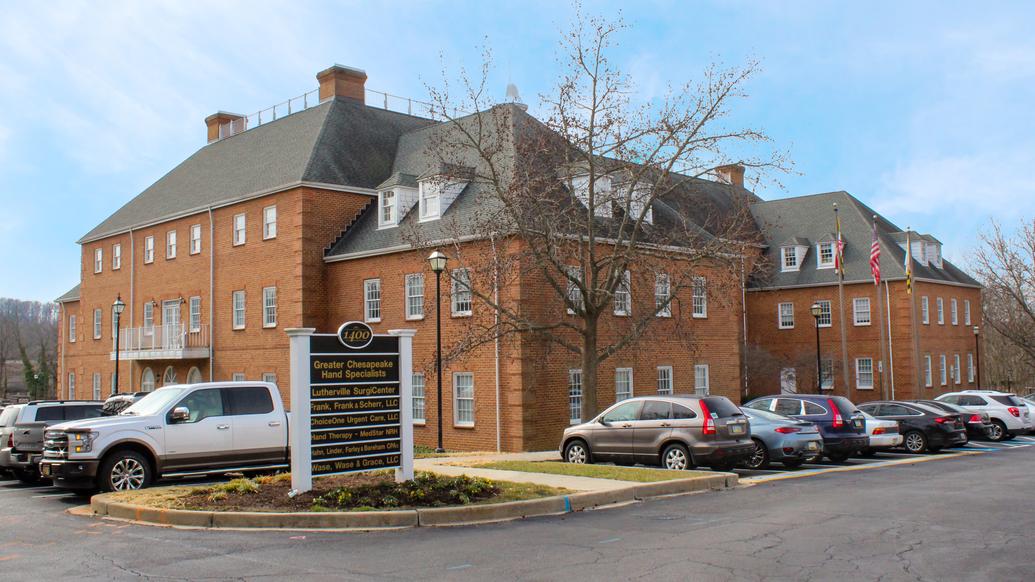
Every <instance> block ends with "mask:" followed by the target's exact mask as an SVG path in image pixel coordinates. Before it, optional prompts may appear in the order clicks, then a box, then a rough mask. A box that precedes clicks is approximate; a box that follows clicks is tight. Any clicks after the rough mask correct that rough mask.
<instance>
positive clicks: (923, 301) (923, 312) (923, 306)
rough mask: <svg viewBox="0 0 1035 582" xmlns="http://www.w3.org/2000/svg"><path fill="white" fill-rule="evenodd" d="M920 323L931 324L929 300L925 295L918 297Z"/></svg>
mask: <svg viewBox="0 0 1035 582" xmlns="http://www.w3.org/2000/svg"><path fill="white" fill-rule="evenodd" d="M920 323H922V324H924V325H931V300H930V299H929V298H928V297H927V295H924V296H923V297H921V298H920Z"/></svg>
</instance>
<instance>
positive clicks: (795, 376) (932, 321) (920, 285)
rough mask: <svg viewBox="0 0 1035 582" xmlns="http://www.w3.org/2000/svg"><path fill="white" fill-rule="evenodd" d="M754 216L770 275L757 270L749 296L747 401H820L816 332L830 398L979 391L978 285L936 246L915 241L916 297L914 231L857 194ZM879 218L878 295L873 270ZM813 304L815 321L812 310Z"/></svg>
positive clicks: (787, 203) (795, 201) (783, 205)
mask: <svg viewBox="0 0 1035 582" xmlns="http://www.w3.org/2000/svg"><path fill="white" fill-rule="evenodd" d="M835 204H836V205H837V207H838V209H839V210H838V214H839V215H840V219H841V228H842V238H843V240H844V241H845V250H844V257H845V277H844V301H843V317H842V312H841V310H842V302H841V300H840V294H839V290H838V285H837V280H838V279H837V274H836V273H835V269H834V248H835V221H834V211H833V209H834V205H835ZM752 213H753V214H754V215H755V218H756V221H757V222H758V224H759V227H760V229H761V230H762V232H763V233H764V238H765V240H766V241H767V246H768V248H767V256H766V258H767V260H766V261H765V265H767V266H766V268H765V269H760V270H759V271H757V272H756V273H755V275H754V277H753V278H752V280H751V282H750V284H749V286H748V293H747V319H748V360H749V362H750V364H749V366H748V369H749V374H748V375H749V392H750V393H751V394H771V393H776V392H780V391H781V390H784V391H799V392H808V393H816V392H817V373H816V368H817V365H816V329H817V324H818V327H819V336H820V339H819V343H820V353H821V359H822V364H821V365H822V367H823V370H824V372H823V387H822V390H823V391H824V392H826V391H830V392H831V393H835V394H841V395H845V396H848V397H849V398H850V399H852V400H855V401H859V402H862V401H866V400H873V399H879V398H882V397H883V398H891V397H892V395H894V397H895V398H898V399H915V398H933V397H934V396H937V395H938V394H941V393H944V392H948V391H952V390H961V389H973V388H976V387H977V386H978V381H977V380H978V379H977V358H978V356H979V354H977V353H976V349H977V348H976V343H975V333H974V329H975V328H979V327H980V326H981V323H982V322H981V286H980V284H979V283H978V282H977V281H975V280H974V279H973V278H971V277H970V276H969V275H967V274H966V273H964V272H963V271H962V270H960V269H959V268H958V267H956V266H955V265H953V264H952V263H950V262H949V261H946V260H944V259H943V258H942V249H941V243H940V242H939V241H938V240H937V239H936V238H934V237H933V236H930V235H924V234H920V233H917V232H911V233H909V237H908V238H909V241H910V244H911V246H912V258H913V270H912V276H913V293H912V294H908V293H907V292H906V282H905V268H904V263H905V255H906V251H905V246H906V240H907V235H906V233H905V232H904V231H903V230H902V229H901V228H899V227H897V226H895V225H894V224H892V223H891V222H890V221H888V220H887V219H885V218H884V217H882V216H879V215H876V213H875V212H874V211H873V210H872V209H870V208H868V207H867V206H866V205H864V204H862V203H861V202H860V201H859V200H857V199H856V198H854V197H853V196H851V195H850V194H848V193H846V192H832V193H826V194H817V195H812V196H801V197H795V198H787V199H783V200H774V201H769V202H761V203H758V204H755V205H754V206H753V207H752ZM874 216H876V225H877V234H878V240H879V242H880V247H881V257H880V266H881V274H882V279H883V281H882V283H881V286H880V287H879V288H878V287H876V286H875V285H874V284H873V278H872V274H871V271H870V264H869V260H870V245H871V242H872V238H873V223H874ZM878 294H879V295H880V296H879V297H878ZM817 303H818V304H819V305H820V307H821V308H822V309H821V312H820V317H819V318H818V320H817V319H816V318H815V317H814V316H813V315H812V313H811V311H810V309H811V307H812V305H813V304H817ZM882 308H883V309H882ZM842 322H844V323H845V330H844V331H845V342H844V344H845V345H847V361H848V366H847V368H846V367H845V365H844V361H845V358H844V351H843V350H842V337H841V331H842V330H841V324H842ZM882 342H883V345H884V347H883V351H882V346H881V344H882Z"/></svg>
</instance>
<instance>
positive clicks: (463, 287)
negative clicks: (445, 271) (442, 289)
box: [450, 269, 471, 316]
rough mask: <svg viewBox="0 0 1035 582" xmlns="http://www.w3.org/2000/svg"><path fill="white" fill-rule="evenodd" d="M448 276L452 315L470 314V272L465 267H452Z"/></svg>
mask: <svg viewBox="0 0 1035 582" xmlns="http://www.w3.org/2000/svg"><path fill="white" fill-rule="evenodd" d="M450 278H451V279H452V287H451V292H450V296H451V298H452V305H451V307H452V310H451V311H452V313H453V316H462V315H471V272H470V271H468V270H467V269H453V272H452V273H450Z"/></svg>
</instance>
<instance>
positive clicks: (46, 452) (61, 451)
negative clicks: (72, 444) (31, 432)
mask: <svg viewBox="0 0 1035 582" xmlns="http://www.w3.org/2000/svg"><path fill="white" fill-rule="evenodd" d="M43 457H44V458H46V459H67V458H68V435H67V434H65V433H63V432H61V431H47V432H46V435H45V440H44V441H43Z"/></svg>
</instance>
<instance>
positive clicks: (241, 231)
mask: <svg viewBox="0 0 1035 582" xmlns="http://www.w3.org/2000/svg"><path fill="white" fill-rule="evenodd" d="M246 224H247V221H246V219H245V215H244V213H241V214H235V215H234V223H233V227H234V230H233V244H234V246H235V247H236V246H238V245H243V244H244V243H245V240H246V239H247V229H246Z"/></svg>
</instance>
